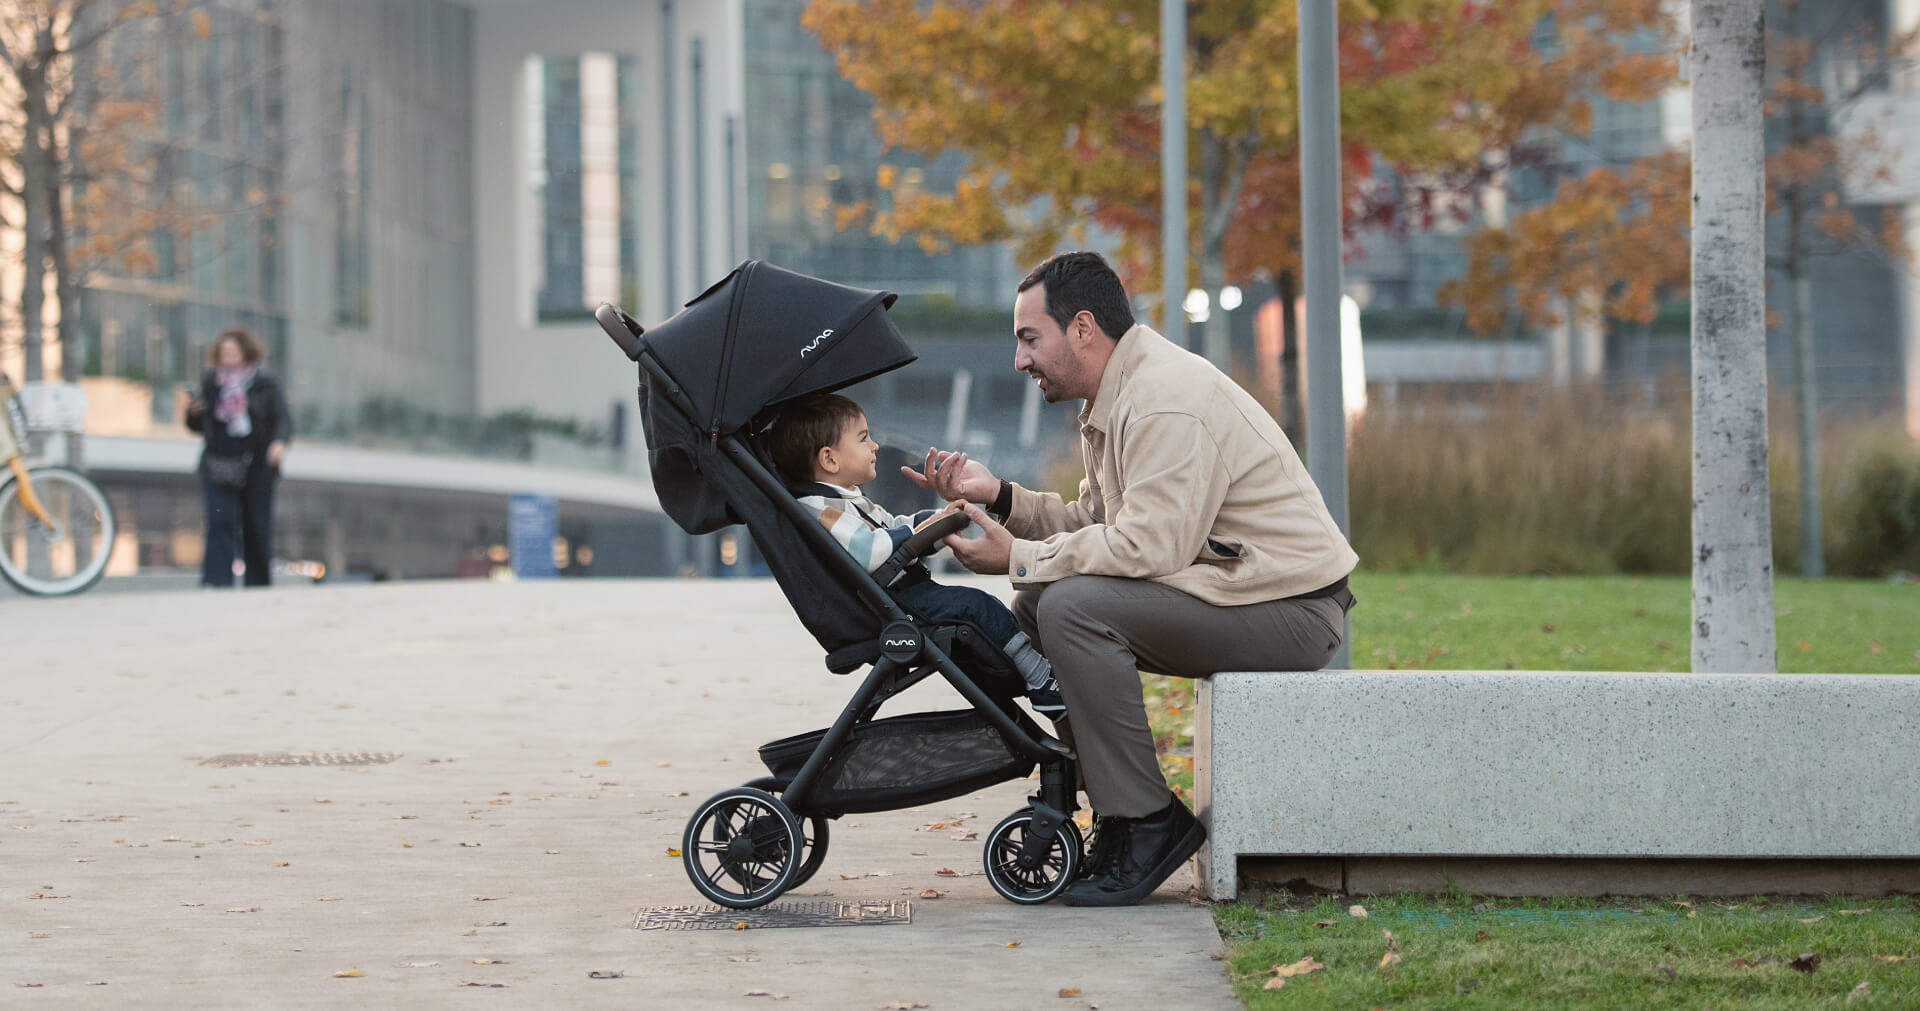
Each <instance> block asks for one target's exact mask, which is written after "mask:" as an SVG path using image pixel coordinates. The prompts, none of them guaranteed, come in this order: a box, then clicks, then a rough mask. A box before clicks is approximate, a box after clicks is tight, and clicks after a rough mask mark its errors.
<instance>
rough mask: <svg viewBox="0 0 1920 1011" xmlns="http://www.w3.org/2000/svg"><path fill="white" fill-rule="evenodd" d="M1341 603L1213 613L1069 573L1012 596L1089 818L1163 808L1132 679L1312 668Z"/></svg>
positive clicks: (1214, 609) (1323, 659)
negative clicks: (1045, 673) (1061, 714)
mask: <svg viewBox="0 0 1920 1011" xmlns="http://www.w3.org/2000/svg"><path fill="white" fill-rule="evenodd" d="M1352 603H1353V597H1352V596H1351V595H1349V594H1347V593H1345V592H1341V593H1339V594H1336V595H1335V596H1332V597H1319V598H1298V597H1296V598H1291V599H1288V600H1274V601H1268V602H1267V603H1263V604H1246V605H1242V606H1239V607H1219V606H1216V605H1213V604H1209V603H1206V602H1205V601H1202V600H1200V599H1198V598H1196V597H1193V596H1190V595H1188V594H1185V593H1182V592H1180V591H1179V590H1175V589H1171V588H1169V587H1166V586H1162V585H1160V584H1159V583H1151V582H1146V581H1144V580H1138V579H1118V578H1114V577H1111V576H1073V577H1070V578H1067V579H1062V580H1060V581H1059V582H1056V583H1050V584H1048V585H1047V586H1046V587H1044V588H1043V589H1040V590H1023V591H1021V592H1020V593H1017V594H1015V595H1014V598H1013V613H1014V617H1015V618H1016V619H1017V620H1018V621H1019V623H1020V628H1021V630H1023V631H1025V632H1026V633H1027V635H1028V637H1029V638H1031V639H1032V640H1033V641H1034V643H1035V644H1036V645H1038V646H1039V647H1040V652H1042V653H1044V654H1046V657H1047V659H1048V660H1049V661H1051V662H1052V663H1053V673H1054V676H1055V677H1056V678H1058V679H1059V680H1060V694H1061V696H1062V697H1063V698H1064V699H1066V703H1067V722H1066V723H1065V724H1060V725H1057V727H1058V729H1059V732H1060V735H1061V737H1062V739H1063V740H1064V741H1065V742H1066V743H1068V744H1069V745H1071V746H1072V747H1073V749H1074V750H1075V751H1076V752H1077V753H1078V754H1079V756H1080V780H1081V783H1082V784H1083V785H1084V786H1085V788H1086V791H1087V797H1088V798H1089V799H1090V800H1091V801H1092V802H1093V809H1094V811H1095V812H1096V813H1098V814H1102V815H1117V816H1119V817H1122V818H1139V817H1143V816H1146V815H1149V814H1153V813H1154V812H1156V811H1159V810H1160V809H1161V808H1164V807H1166V806H1167V783H1166V780H1165V778H1164V777H1162V776H1161V773H1160V765H1159V762H1158V761H1157V760H1156V759H1155V757H1154V753H1153V733H1152V731H1150V730H1149V729H1148V727H1147V709H1146V704H1145V702H1144V701H1143V700H1142V698H1141V693H1140V676H1139V672H1140V671H1146V672H1148V673H1151V674H1172V675H1175V676H1178V677H1189V678H1192V677H1207V676H1209V675H1212V674H1216V673H1218V672H1220V671H1228V670H1235V671H1238V670H1319V669H1320V668H1321V667H1323V666H1325V665H1326V663H1327V661H1328V660H1331V659H1332V658H1333V654H1334V652H1335V651H1336V650H1338V649H1339V647H1340V636H1341V631H1342V629H1343V627H1344V622H1343V620H1342V619H1343V615H1344V613H1345V611H1346V609H1347V608H1348V607H1350V606H1352Z"/></svg>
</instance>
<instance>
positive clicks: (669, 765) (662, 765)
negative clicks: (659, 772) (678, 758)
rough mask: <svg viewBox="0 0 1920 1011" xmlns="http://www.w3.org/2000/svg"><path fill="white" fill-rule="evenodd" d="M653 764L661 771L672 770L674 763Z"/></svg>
mask: <svg viewBox="0 0 1920 1011" xmlns="http://www.w3.org/2000/svg"><path fill="white" fill-rule="evenodd" d="M609 764H611V763H609ZM653 764H654V765H655V766H656V767H658V768H661V769H667V768H672V766H673V763H672V762H655V763H653Z"/></svg>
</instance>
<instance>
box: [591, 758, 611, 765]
mask: <svg viewBox="0 0 1920 1011" xmlns="http://www.w3.org/2000/svg"><path fill="white" fill-rule="evenodd" d="M593 764H595V765H612V764H613V759H611V758H602V759H600V760H599V761H597V762H595V763H593Z"/></svg>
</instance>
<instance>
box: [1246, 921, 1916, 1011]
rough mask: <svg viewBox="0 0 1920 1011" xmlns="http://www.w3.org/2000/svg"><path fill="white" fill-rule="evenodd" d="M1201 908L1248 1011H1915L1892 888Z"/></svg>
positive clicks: (1909, 962) (1908, 948)
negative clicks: (1224, 949) (1860, 895)
mask: <svg viewBox="0 0 1920 1011" xmlns="http://www.w3.org/2000/svg"><path fill="white" fill-rule="evenodd" d="M1354 904H1358V905H1359V906H1360V908H1362V909H1364V910H1365V912H1366V914H1367V915H1366V916H1365V917H1359V916H1354V915H1352V912H1351V910H1352V909H1353V906H1354ZM1214 917H1215V922H1216V923H1217V924H1218V925H1219V927H1220V933H1221V935H1222V936H1223V937H1224V938H1226V940H1227V946H1228V956H1227V968H1228V972H1229V974H1230V975H1231V977H1232V979H1233V987H1234V992H1235V994H1236V995H1237V996H1239V998H1240V999H1241V1001H1242V1002H1244V1003H1245V1004H1246V1005H1247V1006H1248V1007H1250V1008H1262V1009H1264V1008H1372V1007H1390V1008H1396V1009H1403V1008H1404V1009H1412V1008H1449V1009H1451V1008H1528V1009H1547V1008H1707V1007H1713V1008H1804V1007H1812V1006H1835V1007H1840V1006H1845V1007H1849V1008H1912V1007H1920V906H1916V903H1915V900H1914V899H1913V898H1911V897H1904V896H1903V897H1900V898H1895V899H1852V900H1848V899H1828V900H1821V901H1781V900H1767V899H1746V900H1733V899H1728V900H1724V901H1721V902H1714V901H1705V900H1692V901H1689V900H1684V899H1626V900H1622V899H1612V900H1593V899H1552V900H1537V901H1534V900H1496V901H1484V902H1483V901H1480V900H1476V899H1475V898H1473V897H1472V896H1444V895H1443V896H1400V895H1394V896H1379V897H1365V898H1351V899H1341V900H1335V899H1330V898H1325V897H1314V898H1307V899H1304V900H1302V899H1293V900H1283V901H1279V902H1273V903H1270V904H1269V905H1267V906H1265V907H1263V908H1260V909H1254V908H1252V907H1249V906H1247V905H1245V904H1242V903H1233V904H1228V905H1222V906H1219V907H1216V909H1215V913H1214ZM1389 934H1390V935H1391V939H1389V937H1388V935H1389ZM1390 955H1391V956H1398V958H1397V959H1396V958H1393V957H1390ZM1815 955H1817V956H1819V958H1818V961H1817V963H1816V962H1815V960H1814V959H1813V958H1812V957H1811V956H1815ZM1803 956H1808V957H1803ZM1302 959H1311V960H1312V961H1311V962H1306V963H1304V964H1303V963H1302V961H1301V960H1302ZM1315 963H1317V964H1318V965H1319V966H1321V968H1313V965H1314V964H1315ZM1287 968H1291V969H1293V970H1294V971H1295V973H1296V974H1294V975H1290V976H1285V977H1282V976H1280V975H1279V973H1280V972H1283V971H1286V969H1287ZM1302 969H1305V970H1307V971H1304V972H1301V971H1299V970H1302ZM1275 979H1284V980H1285V982H1284V983H1283V984H1281V985H1280V986H1278V987H1276V988H1274V989H1267V987H1268V986H1270V985H1271V981H1273V980H1275Z"/></svg>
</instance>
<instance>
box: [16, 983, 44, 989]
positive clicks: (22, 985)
mask: <svg viewBox="0 0 1920 1011" xmlns="http://www.w3.org/2000/svg"><path fill="white" fill-rule="evenodd" d="M14 986H17V987H24V988H26V989H28V990H31V989H33V988H34V987H39V986H46V984H45V983H15V984H14Z"/></svg>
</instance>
